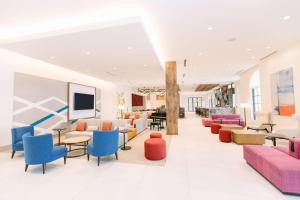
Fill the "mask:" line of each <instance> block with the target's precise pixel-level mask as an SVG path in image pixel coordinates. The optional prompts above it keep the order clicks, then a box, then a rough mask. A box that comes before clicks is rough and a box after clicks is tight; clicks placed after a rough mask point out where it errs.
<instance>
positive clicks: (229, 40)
mask: <svg viewBox="0 0 300 200" xmlns="http://www.w3.org/2000/svg"><path fill="white" fill-rule="evenodd" d="M236 40H237V38H236V37H231V38H228V40H227V41H228V42H234V41H236Z"/></svg>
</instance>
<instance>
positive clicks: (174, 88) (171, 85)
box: [165, 61, 179, 135]
mask: <svg viewBox="0 0 300 200" xmlns="http://www.w3.org/2000/svg"><path fill="white" fill-rule="evenodd" d="M165 76H166V109H167V135H178V117H179V93H178V85H177V69H176V62H175V61H168V62H166V66H165Z"/></svg>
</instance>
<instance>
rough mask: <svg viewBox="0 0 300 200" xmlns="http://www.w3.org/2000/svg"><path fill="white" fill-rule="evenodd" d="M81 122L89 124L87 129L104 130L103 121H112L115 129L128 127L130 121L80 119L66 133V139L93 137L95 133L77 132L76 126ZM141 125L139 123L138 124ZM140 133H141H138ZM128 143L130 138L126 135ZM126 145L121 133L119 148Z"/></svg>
mask: <svg viewBox="0 0 300 200" xmlns="http://www.w3.org/2000/svg"><path fill="white" fill-rule="evenodd" d="M80 121H84V122H86V124H87V127H89V126H98V128H99V130H102V127H101V126H102V122H103V121H111V122H112V125H113V128H118V127H128V126H129V123H130V121H129V120H127V119H116V120H102V119H80V120H78V121H77V122H76V123H74V124H72V125H70V127H69V131H68V132H66V137H67V138H70V137H77V136H82V135H86V136H91V137H93V131H87V130H86V131H76V126H77V123H78V122H80ZM137 124H139V123H137ZM138 133H140V132H138ZM126 142H128V136H127V134H125V143H126ZM123 144H124V134H123V133H119V146H122V145H123Z"/></svg>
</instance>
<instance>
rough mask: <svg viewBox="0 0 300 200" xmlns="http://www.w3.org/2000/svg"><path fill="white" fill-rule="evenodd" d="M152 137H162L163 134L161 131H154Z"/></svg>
mask: <svg viewBox="0 0 300 200" xmlns="http://www.w3.org/2000/svg"><path fill="white" fill-rule="evenodd" d="M150 138H162V135H161V133H159V132H153V133H151V134H150Z"/></svg>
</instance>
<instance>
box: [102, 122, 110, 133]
mask: <svg viewBox="0 0 300 200" xmlns="http://www.w3.org/2000/svg"><path fill="white" fill-rule="evenodd" d="M111 130H112V123H111V122H110V121H104V122H102V131H111Z"/></svg>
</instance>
